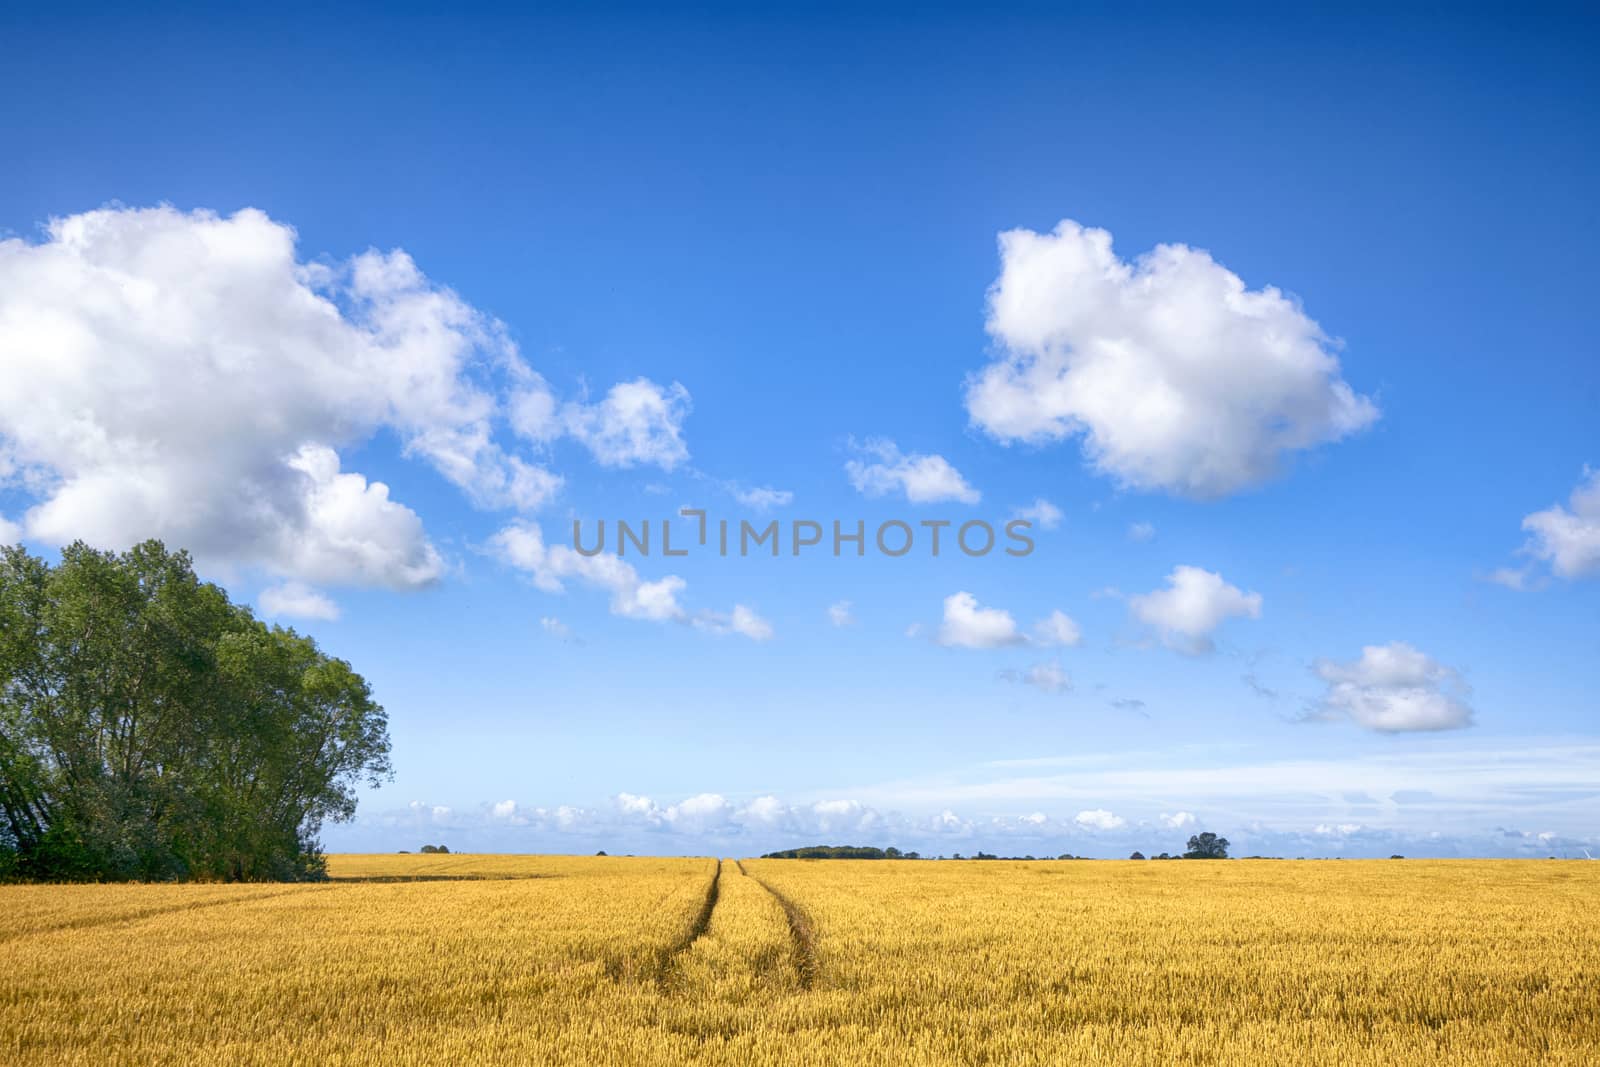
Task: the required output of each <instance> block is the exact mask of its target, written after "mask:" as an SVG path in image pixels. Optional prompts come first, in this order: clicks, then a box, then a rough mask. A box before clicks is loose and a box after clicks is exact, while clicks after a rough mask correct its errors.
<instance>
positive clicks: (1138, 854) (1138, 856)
mask: <svg viewBox="0 0 1600 1067" xmlns="http://www.w3.org/2000/svg"><path fill="white" fill-rule="evenodd" d="M1128 858H1129V859H1130V860H1142V859H1144V853H1143V852H1135V853H1134V854H1133V855H1131V856H1129V857H1128Z"/></svg>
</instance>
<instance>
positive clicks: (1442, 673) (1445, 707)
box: [1315, 641, 1472, 733]
mask: <svg viewBox="0 0 1600 1067" xmlns="http://www.w3.org/2000/svg"><path fill="white" fill-rule="evenodd" d="M1315 670H1316V672H1317V675H1318V676H1319V677H1320V678H1321V679H1322V680H1323V681H1325V682H1327V683H1328V691H1327V693H1326V694H1324V696H1323V698H1322V703H1321V707H1320V711H1321V714H1322V716H1323V717H1327V718H1348V719H1350V720H1351V721H1353V722H1355V723H1357V724H1359V725H1361V726H1365V727H1367V728H1368V729H1370V730H1378V731H1381V732H1384V733H1400V732H1404V731H1412V730H1454V729H1457V728H1460V727H1463V726H1470V725H1472V708H1470V707H1469V706H1468V705H1467V704H1466V702H1465V699H1464V694H1465V692H1466V685H1465V683H1464V682H1463V681H1462V680H1461V677H1460V675H1459V674H1458V673H1457V672H1456V671H1454V670H1452V669H1451V668H1449V667H1446V666H1444V665H1442V664H1440V663H1438V662H1436V661H1435V660H1434V659H1432V658H1431V657H1430V656H1427V655H1425V654H1424V653H1422V652H1419V651H1417V650H1416V649H1415V648H1413V647H1412V646H1410V645H1408V644H1406V643H1405V642H1403V641H1394V642H1391V643H1389V644H1387V645H1367V646H1365V647H1364V648H1362V650H1361V657H1360V658H1359V659H1356V660H1354V661H1351V662H1346V663H1338V662H1334V661H1333V660H1326V659H1324V660H1318V661H1317V663H1316V665H1315Z"/></svg>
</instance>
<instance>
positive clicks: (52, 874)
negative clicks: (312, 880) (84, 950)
mask: <svg viewBox="0 0 1600 1067" xmlns="http://www.w3.org/2000/svg"><path fill="white" fill-rule="evenodd" d="M388 757H389V738H388V732H387V720H386V718H385V716H384V712H383V709H382V708H381V707H379V706H378V705H377V704H376V703H374V702H373V700H372V696H371V692H370V691H369V689H368V687H367V683H366V682H365V681H364V680H363V679H362V678H361V676H360V675H358V674H356V673H355V672H354V671H353V670H351V668H350V665H349V664H348V663H345V662H343V661H342V660H338V659H333V658H331V657H329V656H327V655H324V654H323V653H322V652H321V651H319V650H318V648H317V646H316V644H315V643H314V642H313V641H312V640H311V639H310V638H307V637H302V636H300V635H299V634H296V633H295V632H294V631H293V630H287V629H283V628H281V627H277V626H273V627H268V626H266V625H265V624H263V623H261V622H259V621H258V620H256V619H255V618H254V616H252V615H251V613H250V611H249V610H248V609H247V608H244V607H241V606H238V605H234V604H232V603H230V602H229V601H228V597H227V594H226V593H224V592H223V591H222V589H220V588H219V587H217V586H216V585H213V584H211V583H209V582H201V581H199V579H198V578H196V577H195V574H194V569H193V566H192V565H191V563H190V560H189V557H188V555H187V554H186V553H183V552H176V553H171V552H168V551H167V550H166V549H165V548H164V547H163V546H162V545H161V543H160V542H158V541H147V542H145V543H144V544H142V545H139V546H137V547H135V548H133V549H132V550H130V551H128V552H125V553H120V554H117V553H109V552H97V551H95V550H93V549H91V548H89V547H88V546H86V545H84V544H82V543H77V544H73V545H71V546H69V547H68V548H66V549H65V550H64V551H63V552H62V557H61V562H60V564H59V565H58V566H55V567H51V566H50V565H49V564H47V563H46V562H44V561H43V560H41V559H36V558H35V557H33V556H30V555H28V554H27V553H26V552H25V551H24V550H23V549H22V548H20V547H16V548H3V549H0V875H3V874H7V873H9V874H10V875H11V876H14V877H24V878H52V879H94V880H103V879H145V880H163V879H175V878H204V879H227V880H235V881H238V880H267V879H298V878H308V877H318V876H320V875H321V874H322V857H321V855H320V852H319V849H318V847H317V843H316V835H317V833H318V831H319V830H320V828H321V826H322V823H323V822H324V821H325V820H332V821H341V820H345V819H348V818H350V817H351V816H352V815H353V814H354V812H355V804H356V799H355V786H356V785H357V783H359V782H360V781H363V780H365V781H369V782H371V783H372V784H377V783H378V782H379V781H381V780H383V779H384V778H385V777H387V776H388V774H389V758H388ZM8 869H9V870H8Z"/></svg>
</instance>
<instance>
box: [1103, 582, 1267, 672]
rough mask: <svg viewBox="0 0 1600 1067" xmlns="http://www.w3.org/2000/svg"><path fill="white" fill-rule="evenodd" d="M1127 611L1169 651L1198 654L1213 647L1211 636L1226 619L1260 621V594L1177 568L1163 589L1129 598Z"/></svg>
mask: <svg viewBox="0 0 1600 1067" xmlns="http://www.w3.org/2000/svg"><path fill="white" fill-rule="evenodd" d="M1128 608H1129V610H1130V611H1132V612H1133V616H1134V618H1136V619H1138V620H1139V621H1140V622H1142V623H1144V624H1146V625H1147V626H1151V627H1153V628H1154V629H1155V630H1156V632H1157V633H1159V634H1160V635H1161V640H1162V641H1163V642H1164V643H1165V644H1166V645H1167V646H1168V647H1169V648H1174V649H1177V650H1178V651H1180V652H1187V653H1190V654H1192V655H1201V654H1204V653H1207V652H1210V651H1211V650H1212V649H1213V648H1214V647H1215V643H1214V642H1213V640H1212V636H1211V635H1212V634H1213V633H1215V632H1216V630H1217V628H1218V627H1219V626H1221V625H1222V624H1223V623H1224V622H1225V621H1227V620H1228V619H1232V618H1249V619H1255V618H1260V616H1261V594H1260V593H1246V592H1245V591H1244V590H1242V589H1240V588H1239V587H1238V586H1234V585H1229V584H1228V583H1227V582H1225V581H1223V579H1222V575H1220V574H1216V573H1214V572H1212V571H1208V570H1203V569H1201V568H1199V567H1189V566H1183V565H1180V566H1177V567H1174V568H1173V569H1172V573H1171V574H1169V575H1167V585H1166V588H1165V589H1157V590H1155V591H1154V592H1150V593H1143V594H1139V595H1137V596H1131V597H1129V598H1128Z"/></svg>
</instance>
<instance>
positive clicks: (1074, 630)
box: [1033, 611, 1083, 648]
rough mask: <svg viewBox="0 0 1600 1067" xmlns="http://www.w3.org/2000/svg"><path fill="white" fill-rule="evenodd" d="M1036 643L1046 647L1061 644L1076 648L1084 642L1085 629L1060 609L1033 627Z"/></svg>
mask: <svg viewBox="0 0 1600 1067" xmlns="http://www.w3.org/2000/svg"><path fill="white" fill-rule="evenodd" d="M1033 640H1034V643H1036V644H1040V645H1044V646H1046V647H1049V646H1052V645H1059V646H1062V647H1065V648H1074V647H1076V646H1078V645H1080V644H1082V643H1083V631H1081V630H1080V629H1078V624H1077V623H1076V622H1074V621H1072V619H1071V618H1069V617H1068V616H1067V615H1065V614H1063V613H1062V612H1060V611H1052V612H1051V613H1050V614H1049V615H1047V616H1045V617H1044V618H1042V619H1040V620H1039V621H1038V622H1037V623H1035V624H1034V627H1033Z"/></svg>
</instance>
